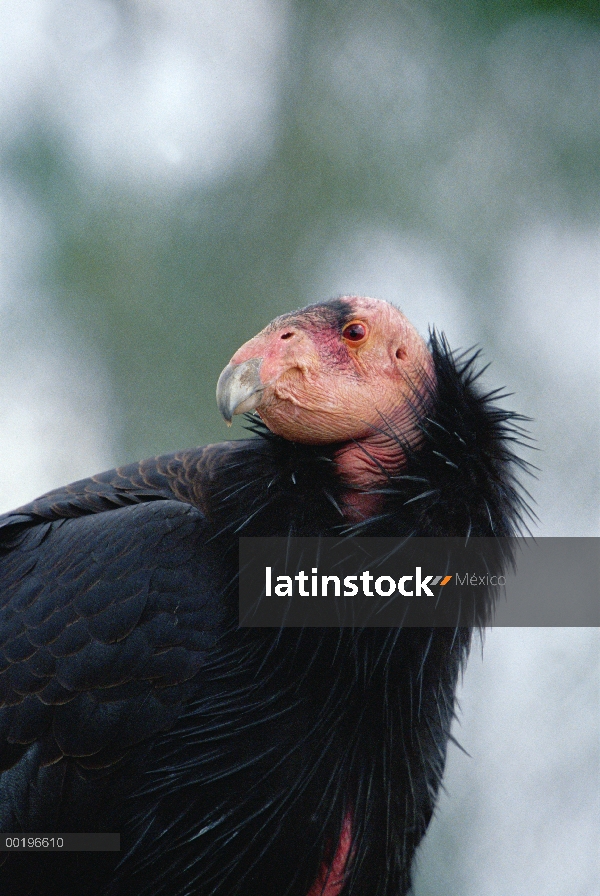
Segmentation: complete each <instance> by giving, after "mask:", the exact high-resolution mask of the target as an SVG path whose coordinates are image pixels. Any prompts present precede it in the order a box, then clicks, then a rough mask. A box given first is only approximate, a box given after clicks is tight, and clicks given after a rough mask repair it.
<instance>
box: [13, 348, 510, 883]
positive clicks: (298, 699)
mask: <svg viewBox="0 0 600 896" xmlns="http://www.w3.org/2000/svg"><path fill="white" fill-rule="evenodd" d="M431 351H432V355H433V359H434V364H435V371H436V378H437V387H436V391H435V394H434V395H433V396H432V399H431V404H430V407H429V410H428V413H427V414H426V415H425V416H424V417H423V419H422V420H421V423H420V426H421V431H422V440H421V442H420V444H419V446H418V447H417V448H415V449H414V450H413V449H411V450H410V451H408V454H407V463H406V465H405V466H404V467H403V469H402V470H401V471H399V472H398V474H397V475H395V476H391V477H390V479H389V483H388V485H387V486H386V488H385V490H384V491H385V495H384V498H383V504H382V506H381V508H380V510H379V511H378V512H377V514H376V515H374V516H373V517H372V518H371V519H369V520H365V521H362V522H360V523H356V524H348V522H347V521H345V520H344V519H342V518H341V516H340V512H339V505H340V503H341V494H340V492H341V485H340V482H339V477H338V476H337V475H336V473H335V469H334V465H333V464H332V449H331V448H330V447H328V446H311V445H301V444H298V443H295V442H288V441H286V440H284V439H282V438H280V437H279V436H274V435H273V434H272V433H270V432H268V431H267V430H265V429H263V428H261V427H258V428H257V433H256V435H257V436H258V437H256V438H253V439H249V440H245V441H241V442H229V443H223V444H220V445H214V446H208V447H207V448H200V449H194V450H191V451H187V452H181V453H178V454H174V455H169V456H165V457H159V458H156V459H153V460H149V461H145V462H143V463H140V464H134V465H131V466H129V467H124V468H121V469H118V470H112V471H110V472H107V473H103V474H101V475H98V476H95V477H93V478H91V479H88V480H84V481H82V482H78V483H75V484H73V485H71V486H68V487H66V488H63V489H58V490H56V491H54V492H51V493H49V494H48V495H45V496H44V497H42V498H40V499H38V500H37V501H34V502H33V503H32V504H30V505H27V506H26V507H23V508H21V509H20V510H18V511H15V512H13V513H11V514H8V515H6V516H4V517H2V518H1V519H0V770H1V772H2V773H1V775H0V830H2V831H5V832H20V831H23V832H51V831H57V832H59V831H78V830H79V831H117V832H120V833H121V853H107V854H100V853H78V854H77V853H73V854H68V855H67V854H63V855H45V856H41V857H40V856H38V855H34V854H30V855H19V856H17V855H13V856H10V857H9V859H8V861H7V862H5V864H4V866H0V892H2V893H3V894H7V896H25V894H36V896H51V894H58V893H60V894H65V893H68V894H69V896H83V894H86V896H88V894H90V896H100V894H104V896H124V894H128V896H129V894H136V896H143V894H144V896H145V894H148V896H150V894H152V896H159V894H161V896H167V894H169V896H184V894H197V896H209V894H210V896H242V894H243V896H307V894H308V893H309V891H310V893H311V896H313V894H316V893H317V892H320V888H318V889H314V887H316V884H315V881H316V880H317V878H318V876H319V873H320V869H322V868H323V863H325V864H327V863H331V862H332V861H333V859H334V854H335V852H336V848H337V844H339V843H340V838H343V836H344V825H345V824H347V823H348V819H350V824H351V830H352V848H351V853H350V859H349V863H348V867H347V875H346V881H345V885H344V887H343V889H340V888H339V887H338V889H335V890H331V891H327V890H325V891H324V892H331V893H334V892H335V893H339V892H341V893H342V894H347V896H350V894H352V896H399V894H404V893H406V891H407V890H408V888H409V885H410V865H411V860H412V857H413V854H414V850H415V848H416V846H417V845H418V843H419V841H420V839H421V837H422V836H423V834H424V832H425V830H426V828H427V825H428V823H429V820H430V818H431V814H432V811H433V808H434V806H435V800H436V795H437V791H438V788H439V784H440V781H441V777H442V773H443V769H444V762H445V755H446V746H447V742H448V739H449V737H450V725H451V722H452V718H453V712H454V692H455V687H456V683H457V678H458V675H459V672H460V669H461V667H462V664H463V663H464V661H465V659H466V655H467V653H468V648H469V644H470V639H471V631H470V630H469V629H465V628H461V629H455V630H453V629H404V630H403V629H393V630H387V629H385V630H384V629H370V630H362V631H358V632H355V631H352V630H348V629H341V630H333V629H327V630H325V629H306V630H282V631H276V630H264V629H256V630H253V629H247V630H242V629H238V627H237V578H236V576H237V539H238V538H239V536H240V535H242V534H243V535H250V536H252V535H286V536H287V535H289V534H292V535H334V534H338V533H339V532H341V531H348V530H349V529H350V530H354V531H356V532H357V533H358V532H360V534H361V535H388V536H389V535H398V536H399V535H403V536H405V535H420V536H423V535H425V536H428V535H432V536H433V535H442V534H450V535H467V534H470V535H473V536H476V535H485V536H488V535H509V534H511V533H513V532H514V531H515V527H516V526H517V525H518V520H519V517H520V514H521V511H522V508H523V504H522V500H521V498H520V496H519V491H518V486H517V483H516V479H515V473H516V471H517V468H518V466H519V464H520V462H519V461H518V459H517V458H516V457H515V456H514V454H513V452H512V448H511V445H512V442H513V441H514V439H515V433H516V429H517V428H516V424H515V422H514V415H511V414H510V413H508V412H505V411H502V410H499V409H498V408H497V407H496V406H495V405H494V404H493V403H492V399H491V398H490V396H483V395H481V394H480V393H479V392H478V390H477V386H476V385H475V383H474V380H475V378H476V377H475V374H474V368H473V360H472V359H471V360H467V361H462V362H461V361H457V360H456V359H454V358H453V356H452V354H451V353H450V352H449V350H448V349H447V346H446V344H445V343H444V341H443V340H440V339H438V338H437V337H435V336H434V337H432V343H431ZM325 885H326V886H327V883H326V884H325ZM311 887H312V888H313V889H311Z"/></svg>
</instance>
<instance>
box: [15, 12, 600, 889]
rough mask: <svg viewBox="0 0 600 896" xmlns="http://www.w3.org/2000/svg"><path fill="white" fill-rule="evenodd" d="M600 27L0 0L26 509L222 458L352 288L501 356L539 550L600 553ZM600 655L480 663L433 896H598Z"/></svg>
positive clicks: (570, 637)
mask: <svg viewBox="0 0 600 896" xmlns="http://www.w3.org/2000/svg"><path fill="white" fill-rule="evenodd" d="M593 10H594V5H593V4H592V3H591V2H590V3H586V2H582V0H580V2H577V0H575V2H569V3H566V2H565V3H560V2H557V3H553V2H542V0H537V2H534V0H529V2H499V0H498V2H496V0H490V2H485V3H484V2H481V3H476V2H462V3H459V2H451V0H448V2H441V0H440V2H427V3H425V2H404V3H402V2H396V3H391V2H390V3H384V2H370V3H368V4H365V3H354V2H345V3H342V2H332V0H318V2H317V0H315V2H308V0H304V2H301V0H296V2H291V0H290V2H286V0H198V2H193V0H144V2H141V0H140V2H133V0H112V2H110V0H28V2H27V3H22V2H18V0H0V196H1V199H0V202H1V206H0V214H1V231H0V251H1V267H0V325H1V337H0V338H1V345H0V351H1V354H2V364H1V365H0V471H2V472H1V474H0V504H1V506H2V508H3V509H9V508H10V507H13V506H15V505H17V504H20V503H22V502H24V501H27V500H29V499H31V498H33V497H35V496H36V495H37V494H39V493H41V492H43V491H44V490H47V489H49V488H52V487H54V486H58V485H60V484H61V483H64V482H66V481H70V480H74V479H77V478H79V477H82V476H85V475H89V474H91V473H93V472H96V471H98V470H100V469H103V468H107V467H110V466H112V465H114V464H116V463H122V462H127V461H130V460H135V459H138V458H141V457H144V456H146V455H149V454H153V453H157V452H165V451H171V450H175V449H177V448H181V447H185V446H188V445H192V444H196V443H203V442H206V441H210V440H220V439H223V438H226V437H227V436H228V435H229V433H228V432H227V430H226V428H225V427H224V424H223V423H222V421H221V420H220V419H219V416H218V413H217V411H216V407H215V402H214V386H215V382H216V379H217V376H218V373H219V371H220V370H221V368H222V367H223V366H224V365H225V363H226V362H227V360H228V359H229V357H230V356H231V355H232V354H233V352H234V351H235V349H236V348H237V347H238V346H239V345H240V344H241V343H242V342H243V341H245V340H246V339H248V338H249V337H250V336H252V335H253V334H254V333H255V332H256V331H258V330H259V329H261V328H262V327H263V326H264V325H265V324H266V323H267V322H268V320H270V319H271V318H272V317H273V316H275V315H276V314H279V313H282V312H284V311H288V310H291V309H293V308H295V307H298V306H301V305H303V304H306V303H307V302H309V301H315V300H318V299H320V298H324V297H330V296H334V295H338V294H340V293H344V292H355V293H366V294H370V295H376V296H380V297H381V298H385V299H388V300H390V301H393V302H395V303H397V304H398V305H399V306H400V307H402V308H403V310H404V311H405V312H406V314H407V315H408V316H409V318H410V319H411V320H412V321H413V322H414V323H415V324H416V325H417V326H418V327H419V328H420V329H421V331H422V332H426V329H427V326H428V325H429V324H435V325H436V326H438V327H439V328H440V329H443V330H444V331H446V333H447V334H448V336H449V338H450V340H451V343H452V344H453V345H455V346H457V347H467V346H470V345H472V344H474V343H477V344H479V345H481V346H482V347H483V349H484V355H485V358H486V359H487V360H493V362H494V363H493V366H492V368H491V369H490V371H488V373H487V374H486V379H485V381H486V383H488V384H489V385H490V386H497V385H506V386H507V388H508V389H509V390H510V391H514V392H515V393H516V394H515V396H514V398H511V399H510V403H511V406H512V407H514V408H516V409H517V410H520V411H522V412H524V413H526V414H528V415H530V416H531V417H533V418H534V422H533V423H532V425H531V430H532V434H533V435H534V437H535V439H536V440H537V447H538V449H539V452H538V453H537V454H536V456H535V457H533V460H534V462H535V463H536V464H537V465H538V466H539V467H540V473H539V474H538V478H537V479H536V480H532V481H531V482H530V483H529V488H530V490H531V491H532V494H533V496H534V498H535V500H536V502H537V505H536V509H537V513H538V516H539V522H537V523H535V524H533V525H532V530H533V531H534V533H535V534H536V535H540V536H548V535H564V536H574V535H597V534H598V506H599V500H598V497H599V496H598V480H599V469H600V466H599V463H598V371H599V365H598V307H599V303H598V298H599V288H598V229H597V228H598V210H599V207H600V200H599V194H598V186H599V179H600V178H599V170H600V166H598V151H599V149H600V112H599V110H600V103H599V102H598V80H599V72H600V66H599V61H600V58H599V57H600V49H599V48H600V43H599V32H600V25H599V21H598V17H594V11H593ZM232 434H233V436H234V437H239V436H241V435H242V429H241V427H240V426H239V425H237V424H236V425H235V426H234V429H233V433H232ZM598 648H599V639H598V632H597V631H596V630H581V629H579V630H564V631H557V630H523V631H516V632H515V631H514V630H513V631H508V630H501V629H498V630H495V631H492V632H490V633H489V634H488V636H487V638H486V644H485V650H484V652H483V661H482V660H481V655H480V651H479V650H478V649H475V650H474V653H473V656H472V658H471V662H470V664H469V667H468V670H467V673H466V676H465V682H464V687H463V688H462V689H461V693H460V702H461V707H462V710H461V713H460V725H457V730H456V735H457V737H458V738H459V740H460V741H461V743H462V744H463V745H464V747H465V749H466V750H467V751H468V752H469V753H470V756H471V758H468V757H466V756H465V755H464V754H462V753H460V752H459V751H458V750H457V749H455V748H451V750H450V754H449V761H448V774H447V778H446V788H447V794H443V795H442V798H441V801H440V806H439V812H438V814H437V817H436V819H435V821H434V823H433V825H432V827H431V830H430V833H429V835H428V838H427V841H426V843H425V844H424V846H423V848H422V850H421V853H420V856H419V873H418V875H417V882H416V888H415V889H416V893H417V894H418V896H426V894H427V896H433V894H446V893H448V892H451V893H453V894H455V896H471V894H473V896H487V894H529V896H537V894H540V896H553V894H557V896H558V894H560V896H562V894H565V893H569V894H585V896H587V894H594V893H598V892H599V888H598V880H599V879H600V875H599V869H598V852H597V843H598V842H599V839H600V837H599V835H600V831H599V830H598V817H599V815H600V804H599V797H598V777H599V776H598V763H599V760H598V696H599V694H598V681H599V673H598V655H599V649H598Z"/></svg>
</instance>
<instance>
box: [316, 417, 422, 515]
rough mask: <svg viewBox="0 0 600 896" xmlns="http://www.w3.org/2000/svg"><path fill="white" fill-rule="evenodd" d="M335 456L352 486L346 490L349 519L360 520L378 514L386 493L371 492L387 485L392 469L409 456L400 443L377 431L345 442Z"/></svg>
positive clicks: (345, 478) (343, 474)
mask: <svg viewBox="0 0 600 896" xmlns="http://www.w3.org/2000/svg"><path fill="white" fill-rule="evenodd" d="M367 452H368V453H367ZM334 456H335V462H336V466H337V470H338V473H339V474H340V475H341V477H342V479H343V480H344V482H346V483H348V485H349V486H350V488H349V489H348V490H347V491H346V492H345V494H344V506H343V510H344V516H345V517H346V519H347V520H348V522H352V523H356V522H360V521H361V520H363V519H366V518H368V517H370V516H372V515H374V514H376V513H377V512H378V511H379V510H380V508H381V505H382V503H383V495H378V494H369V492H370V491H371V490H376V489H377V488H378V487H381V486H384V485H386V484H387V482H388V473H393V472H395V471H397V470H399V469H401V468H402V467H403V466H404V464H405V457H404V453H403V451H402V449H401V448H400V446H399V445H398V444H397V442H395V441H393V440H392V439H389V438H386V437H385V436H384V435H383V434H380V433H377V434H376V435H374V436H369V437H367V438H365V439H361V440H360V441H357V442H350V443H348V444H346V445H344V446H343V447H342V448H340V449H339V451H337V452H336V453H335V455H334Z"/></svg>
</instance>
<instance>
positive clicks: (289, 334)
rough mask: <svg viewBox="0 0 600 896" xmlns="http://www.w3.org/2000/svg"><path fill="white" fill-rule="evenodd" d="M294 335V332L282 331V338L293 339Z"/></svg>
mask: <svg viewBox="0 0 600 896" xmlns="http://www.w3.org/2000/svg"><path fill="white" fill-rule="evenodd" d="M293 335H294V334H293V333H282V334H281V338H282V339H291V338H292V336H293Z"/></svg>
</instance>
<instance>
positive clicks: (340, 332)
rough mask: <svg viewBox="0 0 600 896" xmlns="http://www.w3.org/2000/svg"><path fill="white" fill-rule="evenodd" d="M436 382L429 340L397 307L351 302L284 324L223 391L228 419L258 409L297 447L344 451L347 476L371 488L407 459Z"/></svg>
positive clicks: (242, 357)
mask: <svg viewBox="0 0 600 896" xmlns="http://www.w3.org/2000/svg"><path fill="white" fill-rule="evenodd" d="M434 384H435V374H434V369H433V361H432V358H431V355H430V353H429V350H428V348H427V346H426V344H425V342H424V340H423V339H422V338H421V336H419V334H418V333H417V331H416V330H415V328H414V327H413V326H412V324H411V323H409V321H408V320H407V318H406V317H405V316H404V315H403V314H402V312H401V311H399V310H398V309H397V308H395V307H394V306H393V305H390V304H388V303H387V302H383V301H381V300H379V299H372V298H366V297H362V296H343V297H342V298H341V299H336V300H334V301H332V302H326V303H323V304H320V305H311V306H309V307H307V308H304V309H302V310H301V311H297V312H294V313H292V314H286V315H284V316H282V317H278V318H276V319H275V320H274V321H272V323H270V324H269V325H268V326H267V327H266V328H265V329H264V330H262V331H261V332H260V333H259V334H258V335H257V336H255V337H254V338H253V339H250V340H249V342H246V343H245V344H244V345H243V346H242V347H241V348H240V349H239V350H238V351H237V352H236V353H235V355H234V356H233V358H232V359H231V362H230V364H229V365H228V366H227V367H226V368H225V370H224V371H223V373H222V374H221V377H220V379H219V384H218V387H217V400H218V403H219V407H220V409H221V411H222V413H223V415H224V416H225V417H226V419H229V420H230V419H231V417H232V415H233V414H236V413H243V412H244V411H247V410H252V409H255V410H256V411H257V412H258V414H259V415H260V417H261V418H262V420H263V421H264V422H265V424H266V425H267V426H268V427H269V429H270V430H272V432H274V433H277V434H278V435H281V436H283V437H284V438H286V439H289V440H290V441H297V442H304V443H307V444H315V445H317V444H333V445H337V446H339V448H338V450H337V452H336V458H337V461H338V466H339V470H340V473H341V474H342V475H343V476H344V477H345V479H346V481H347V483H348V485H349V486H352V487H353V488H354V489H356V488H359V489H368V488H372V487H373V486H375V485H377V484H378V483H380V482H381V481H382V480H385V479H386V478H387V474H388V473H391V472H393V471H394V470H396V469H399V468H400V467H401V466H402V463H403V450H402V446H403V445H404V446H406V445H414V444H415V443H416V441H418V438H419V432H420V430H419V428H418V418H419V415H420V414H421V413H422V412H423V409H424V407H425V406H426V404H427V403H428V398H429V396H430V395H431V393H432V391H433V388H434Z"/></svg>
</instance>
